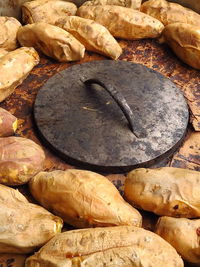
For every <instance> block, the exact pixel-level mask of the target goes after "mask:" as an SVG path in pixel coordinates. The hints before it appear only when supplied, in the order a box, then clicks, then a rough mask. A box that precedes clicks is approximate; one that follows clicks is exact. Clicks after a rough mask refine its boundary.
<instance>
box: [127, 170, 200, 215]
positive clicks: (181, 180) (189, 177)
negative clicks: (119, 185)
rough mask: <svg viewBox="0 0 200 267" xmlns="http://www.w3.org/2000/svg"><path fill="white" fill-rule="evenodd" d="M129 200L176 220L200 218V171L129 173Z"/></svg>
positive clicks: (139, 171)
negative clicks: (179, 218)
mask: <svg viewBox="0 0 200 267" xmlns="http://www.w3.org/2000/svg"><path fill="white" fill-rule="evenodd" d="M124 194H125V199H126V200H127V201H128V202H129V203H130V204H132V205H134V206H137V207H139V208H141V209H144V210H147V211H152V212H154V213H156V214H158V215H166V216H172V217H185V218H196V217H200V172H197V171H192V170H188V169H179V168H173V167H163V168H158V169H144V168H141V169H136V170H133V171H131V172H130V173H129V174H128V177H127V179H126V181H125V189H124Z"/></svg>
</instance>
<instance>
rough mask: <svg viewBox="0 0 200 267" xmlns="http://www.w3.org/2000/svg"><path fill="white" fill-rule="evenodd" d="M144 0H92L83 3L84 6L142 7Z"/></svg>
mask: <svg viewBox="0 0 200 267" xmlns="http://www.w3.org/2000/svg"><path fill="white" fill-rule="evenodd" d="M141 2H142V0H123V1H121V0H92V1H86V2H84V3H83V6H106V5H110V6H124V7H128V8H133V9H140V6H141Z"/></svg>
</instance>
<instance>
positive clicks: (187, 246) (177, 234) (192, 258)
mask: <svg viewBox="0 0 200 267" xmlns="http://www.w3.org/2000/svg"><path fill="white" fill-rule="evenodd" d="M156 234H158V235H160V236H161V237H162V238H163V239H165V240H166V241H167V242H168V243H170V244H171V245H172V246H173V247H174V248H175V249H176V250H177V252H178V253H179V254H180V255H181V256H182V257H183V259H185V260H187V261H189V262H192V263H197V264H198V266H199V264H200V219H198V220H190V219H185V218H172V217H161V218H160V219H159V221H158V223H157V225H156Z"/></svg>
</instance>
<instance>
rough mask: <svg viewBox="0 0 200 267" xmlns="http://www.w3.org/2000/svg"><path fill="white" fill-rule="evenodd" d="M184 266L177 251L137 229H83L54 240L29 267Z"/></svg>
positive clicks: (37, 255) (30, 260)
mask: <svg viewBox="0 0 200 267" xmlns="http://www.w3.org/2000/svg"><path fill="white" fill-rule="evenodd" d="M35 266H38V267H39V266H41V267H50V266H53V267H63V266H82V267H84V266H87V267H94V266H104V267H111V266H112V267H141V266H143V267H149V266H157V267H161V266H162V267H169V266H170V267H183V266H184V265H183V261H182V259H181V257H180V256H179V255H178V254H177V252H176V250H175V249H174V248H173V247H172V246H171V245H170V244H168V243H167V242H166V241H165V240H164V239H162V238H160V237H159V236H158V235H156V234H154V233H152V232H150V231H147V230H144V229H142V228H137V227H134V226H115V227H106V228H94V229H82V230H73V231H68V232H64V233H61V234H58V235H56V236H55V237H54V238H52V239H51V240H50V241H49V242H48V243H47V244H46V245H45V246H44V247H42V248H41V249H40V250H39V252H37V253H35V255H33V256H31V257H30V258H28V259H27V260H26V267H35Z"/></svg>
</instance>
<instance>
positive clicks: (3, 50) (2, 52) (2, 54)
mask: <svg viewBox="0 0 200 267" xmlns="http://www.w3.org/2000/svg"><path fill="white" fill-rule="evenodd" d="M6 54H8V51H7V50H5V49H3V48H0V58H1V57H3V56H5V55H6Z"/></svg>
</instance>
